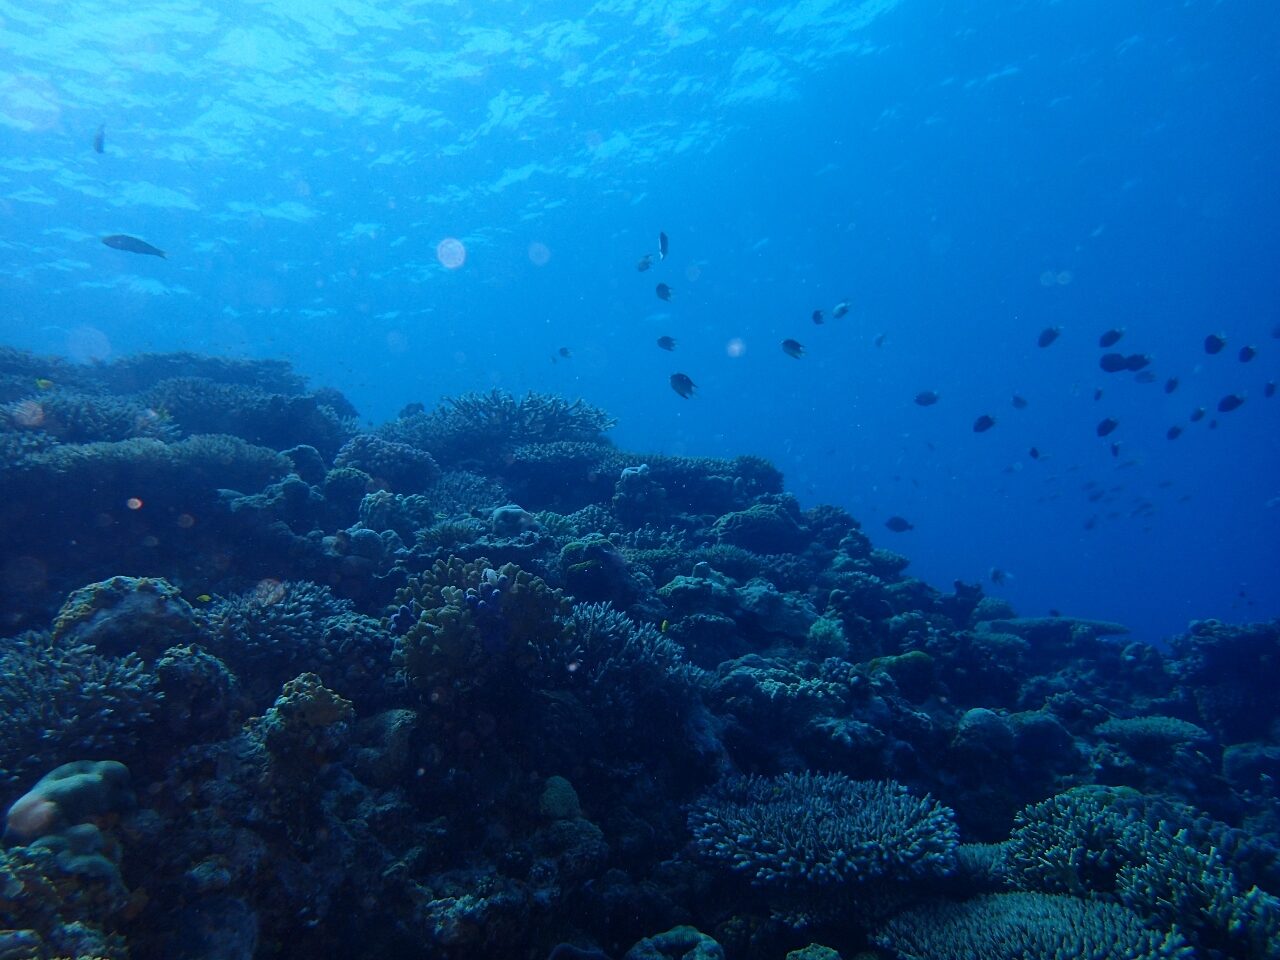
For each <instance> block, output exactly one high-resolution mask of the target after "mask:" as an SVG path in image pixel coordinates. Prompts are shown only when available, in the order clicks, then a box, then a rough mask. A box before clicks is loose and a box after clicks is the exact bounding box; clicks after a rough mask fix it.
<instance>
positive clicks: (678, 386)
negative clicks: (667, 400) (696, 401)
mask: <svg viewBox="0 0 1280 960" xmlns="http://www.w3.org/2000/svg"><path fill="white" fill-rule="evenodd" d="M697 386H698V385H697V384H696V383H694V382H693V381H692V380H690V379H689V378H688V377H687V376H685V375H684V374H683V373H673V374H672V375H671V389H672V390H674V391H675V392H676V393H678V394H680V396H682V397H684V398H685V399H686V400H688V399H689V398H690V397H692V396H693V391H694V390H696V389H697Z"/></svg>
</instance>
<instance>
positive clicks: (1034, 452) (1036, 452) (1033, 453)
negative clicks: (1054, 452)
mask: <svg viewBox="0 0 1280 960" xmlns="http://www.w3.org/2000/svg"><path fill="white" fill-rule="evenodd" d="M1027 455H1028V456H1030V457H1031V459H1032V460H1039V459H1040V448H1039V447H1032V448H1031V449H1030V450H1028V451H1027Z"/></svg>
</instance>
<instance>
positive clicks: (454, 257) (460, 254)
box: [436, 237, 467, 270]
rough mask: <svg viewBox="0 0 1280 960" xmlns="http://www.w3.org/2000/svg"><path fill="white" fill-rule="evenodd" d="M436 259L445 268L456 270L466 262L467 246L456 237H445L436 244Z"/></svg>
mask: <svg viewBox="0 0 1280 960" xmlns="http://www.w3.org/2000/svg"><path fill="white" fill-rule="evenodd" d="M436 259H437V260H439V261H440V265H441V266H442V267H444V268H445V269H446V270H457V269H458V268H459V267H460V266H462V265H463V264H464V263H466V262H467V248H466V247H464V246H463V245H462V241H461V240H459V239H458V238H457V237H445V238H444V239H443V240H441V241H440V242H439V243H438V244H437V245H436Z"/></svg>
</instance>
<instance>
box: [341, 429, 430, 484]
mask: <svg viewBox="0 0 1280 960" xmlns="http://www.w3.org/2000/svg"><path fill="white" fill-rule="evenodd" d="M333 465H334V466H335V467H355V468H356V469H357V470H363V471H364V472H365V473H367V474H369V476H371V477H373V478H374V480H375V482H378V483H381V484H385V485H386V486H387V487H388V488H389V489H391V490H393V491H395V492H399V493H417V492H421V491H423V490H426V489H428V488H429V487H430V486H431V485H432V484H433V483H435V482H436V480H438V479H439V478H440V468H439V467H438V466H437V465H436V462H435V460H433V459H432V457H431V454H429V453H427V452H426V451H425V450H419V449H417V448H416V447H411V446H409V444H407V443H396V442H394V441H391V440H384V439H382V438H381V437H377V436H374V435H372V434H368V433H361V434H358V435H357V436H354V437H352V438H351V439H350V440H348V441H347V442H346V444H345V445H344V446H343V447H342V449H341V450H339V451H338V455H337V456H336V457H334V458H333Z"/></svg>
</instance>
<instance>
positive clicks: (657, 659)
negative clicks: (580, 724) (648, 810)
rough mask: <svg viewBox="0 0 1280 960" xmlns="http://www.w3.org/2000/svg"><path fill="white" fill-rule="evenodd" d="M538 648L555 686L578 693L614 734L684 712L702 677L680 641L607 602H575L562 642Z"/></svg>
mask: <svg viewBox="0 0 1280 960" xmlns="http://www.w3.org/2000/svg"><path fill="white" fill-rule="evenodd" d="M542 650H543V658H544V661H545V662H546V663H547V664H548V666H549V668H550V669H549V671H548V673H549V676H550V677H551V678H552V679H553V680H558V683H557V686H562V687H564V688H566V689H569V690H572V691H574V692H576V693H577V695H578V696H579V697H580V698H581V699H582V701H583V702H584V703H585V705H586V706H587V707H588V709H589V710H591V712H592V715H593V716H594V717H596V718H597V719H598V720H600V721H602V722H604V723H606V724H607V725H608V728H609V729H610V730H611V731H616V735H617V736H630V737H634V736H635V734H636V732H637V731H638V730H640V729H641V728H640V727H638V726H637V724H642V723H651V724H652V723H655V722H658V719H659V718H666V719H668V720H669V719H673V718H678V717H679V716H680V715H681V714H683V713H686V712H687V711H688V709H689V707H690V705H691V704H692V703H693V702H694V700H695V699H696V695H697V690H698V688H699V687H700V686H701V684H702V683H703V681H704V676H703V673H702V671H700V670H698V669H697V668H696V667H693V666H692V665H690V664H689V663H687V662H686V661H685V658H684V650H683V648H681V646H680V645H679V644H678V643H676V642H675V641H673V640H672V639H670V638H669V637H667V636H666V635H665V634H663V633H660V632H659V631H658V630H657V629H655V628H654V627H653V626H652V625H650V624H637V623H636V622H635V621H634V620H632V619H631V618H630V617H628V616H627V615H625V614H623V613H620V612H619V611H617V610H615V609H613V606H612V605H611V604H609V603H576V604H574V605H573V610H572V613H571V615H570V617H569V632H568V634H567V636H566V637H565V640H564V642H562V643H561V644H559V645H556V646H547V645H544V646H543V647H542ZM650 732H651V731H650Z"/></svg>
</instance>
